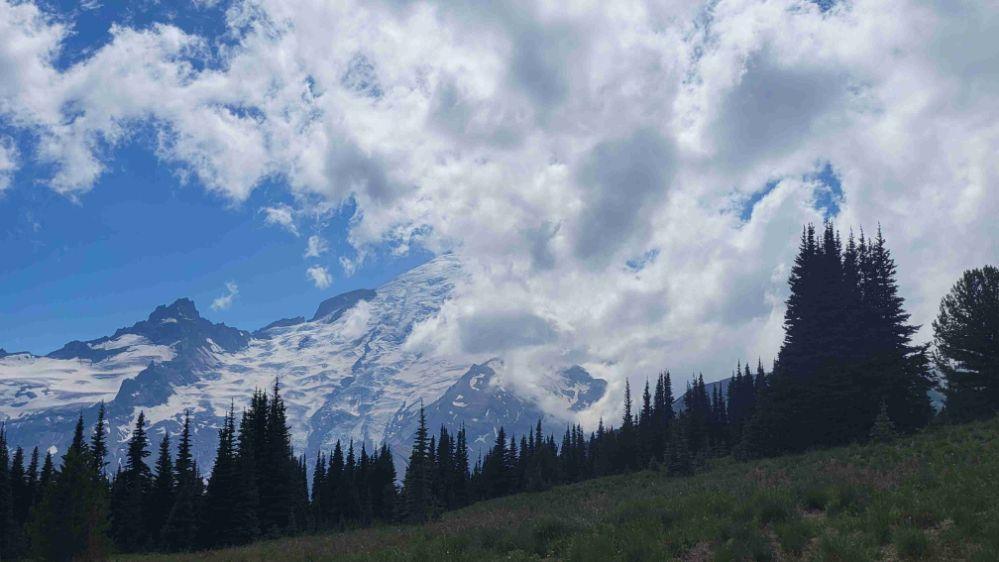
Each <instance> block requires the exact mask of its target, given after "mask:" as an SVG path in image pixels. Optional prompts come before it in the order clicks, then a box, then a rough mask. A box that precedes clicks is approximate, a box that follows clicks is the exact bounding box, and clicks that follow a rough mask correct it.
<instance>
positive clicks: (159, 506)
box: [146, 433, 175, 545]
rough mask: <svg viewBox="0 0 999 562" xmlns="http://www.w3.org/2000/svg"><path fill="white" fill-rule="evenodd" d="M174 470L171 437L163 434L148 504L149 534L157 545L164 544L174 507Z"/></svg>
mask: <svg viewBox="0 0 999 562" xmlns="http://www.w3.org/2000/svg"><path fill="white" fill-rule="evenodd" d="M174 484H175V480H174V469H173V460H172V459H171V458H170V435H169V434H168V433H164V434H163V439H162V440H161V441H160V447H159V455H158V456H157V457H156V477H155V478H154V479H153V481H152V486H151V489H150V491H149V496H148V497H149V499H148V502H147V504H146V518H147V519H146V520H147V532H148V533H149V536H150V537H151V538H152V540H153V541H154V543H155V544H157V545H159V544H163V541H162V530H163V526H164V525H165V524H166V520H167V518H168V517H169V515H170V511H171V510H172V508H173V505H174V500H175V498H174V492H175V489H174Z"/></svg>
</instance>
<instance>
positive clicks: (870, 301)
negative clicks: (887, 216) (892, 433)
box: [851, 227, 934, 435]
mask: <svg viewBox="0 0 999 562" xmlns="http://www.w3.org/2000/svg"><path fill="white" fill-rule="evenodd" d="M867 254H868V255H867V256H866V259H862V260H861V267H862V268H864V270H865V271H864V273H863V279H864V285H863V292H862V295H863V304H864V306H863V312H864V316H863V320H864V323H865V328H866V330H865V331H864V334H863V341H864V342H866V343H867V344H868V348H867V351H868V353H869V356H868V357H865V358H863V361H864V363H863V367H864V369H865V373H866V374H867V376H866V377H865V378H866V379H867V380H868V381H871V382H870V383H869V384H867V385H866V388H865V389H864V390H863V391H860V392H857V393H856V395H855V396H853V397H852V398H851V405H852V406H853V408H854V411H856V410H859V409H860V407H861V405H862V408H863V415H862V416H863V417H862V418H861V419H862V420H863V422H866V423H862V422H861V421H858V425H859V427H857V428H856V431H857V432H858V433H860V434H861V435H863V432H864V430H866V429H867V428H869V427H870V425H871V422H872V421H873V419H874V418H875V417H876V416H877V413H878V410H879V407H880V402H881V401H884V402H886V404H887V408H888V414H889V415H890V416H891V419H892V420H893V421H894V423H895V426H896V428H897V429H898V430H900V431H902V432H911V431H913V430H915V429H918V428H920V427H923V426H924V425H926V424H927V423H928V422H929V420H930V418H931V417H932V415H933V410H932V407H931V405H930V400H929V396H928V392H929V390H930V389H931V388H932V387H933V385H934V381H933V379H932V375H931V373H930V371H929V362H928V361H929V360H928V357H927V346H923V345H913V344H912V337H913V335H914V334H915V333H916V331H917V330H918V329H919V327H918V326H913V325H911V324H909V314H908V313H907V312H906V311H905V310H904V308H903V304H904V301H903V299H902V297H901V296H900V295H899V294H898V283H897V281H896V279H895V277H896V269H895V262H894V260H893V259H892V257H891V253H890V252H889V250H888V247H887V245H886V244H885V240H884V237H883V236H882V233H881V228H880V227H879V228H878V233H877V237H876V238H875V239H874V240H873V241H872V243H871V244H870V246H869V250H868V252H867ZM861 399H863V400H864V401H863V402H861V401H860V400H861Z"/></svg>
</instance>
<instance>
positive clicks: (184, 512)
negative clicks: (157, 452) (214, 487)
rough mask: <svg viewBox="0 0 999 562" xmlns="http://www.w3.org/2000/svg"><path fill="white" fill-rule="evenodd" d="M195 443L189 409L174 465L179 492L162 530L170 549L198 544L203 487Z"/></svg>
mask: <svg viewBox="0 0 999 562" xmlns="http://www.w3.org/2000/svg"><path fill="white" fill-rule="evenodd" d="M191 446H192V444H191V412H190V411H189V410H188V411H185V412H184V425H183V428H182V429H181V432H180V441H179V442H178V444H177V460H176V462H175V463H174V467H173V468H174V482H175V492H176V493H175V494H174V499H173V505H172V506H170V511H169V513H168V514H167V518H166V521H165V522H164V524H163V530H162V532H161V537H162V544H163V546H164V548H166V549H167V550H173V551H186V550H191V549H192V548H194V547H195V545H196V544H197V538H198V507H199V504H200V499H201V493H202V487H203V486H202V483H201V477H200V476H198V474H197V468H196V467H195V464H194V457H193V455H192V452H191Z"/></svg>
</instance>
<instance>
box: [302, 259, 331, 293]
mask: <svg viewBox="0 0 999 562" xmlns="http://www.w3.org/2000/svg"><path fill="white" fill-rule="evenodd" d="M305 274H306V276H307V277H308V278H309V280H310V281H312V283H313V284H314V285H315V286H316V288H317V289H326V288H328V287H329V286H330V285H331V284H332V283H333V276H332V275H330V272H329V271H328V270H327V269H326V268H325V267H323V266H321V265H314V266H312V267H310V268H309V269H306V270H305Z"/></svg>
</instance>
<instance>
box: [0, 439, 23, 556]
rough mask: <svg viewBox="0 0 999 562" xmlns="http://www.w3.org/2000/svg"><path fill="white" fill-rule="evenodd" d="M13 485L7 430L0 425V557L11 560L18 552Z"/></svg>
mask: <svg viewBox="0 0 999 562" xmlns="http://www.w3.org/2000/svg"><path fill="white" fill-rule="evenodd" d="M13 490H14V485H13V483H12V482H11V472H10V452H9V450H8V449H7V430H6V427H5V426H4V425H3V424H0V557H6V558H12V557H14V556H15V554H16V553H17V551H18V547H19V545H18V541H17V524H16V522H15V520H14V491H13Z"/></svg>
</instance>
